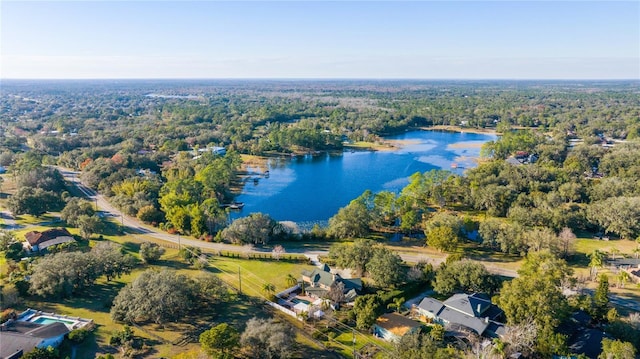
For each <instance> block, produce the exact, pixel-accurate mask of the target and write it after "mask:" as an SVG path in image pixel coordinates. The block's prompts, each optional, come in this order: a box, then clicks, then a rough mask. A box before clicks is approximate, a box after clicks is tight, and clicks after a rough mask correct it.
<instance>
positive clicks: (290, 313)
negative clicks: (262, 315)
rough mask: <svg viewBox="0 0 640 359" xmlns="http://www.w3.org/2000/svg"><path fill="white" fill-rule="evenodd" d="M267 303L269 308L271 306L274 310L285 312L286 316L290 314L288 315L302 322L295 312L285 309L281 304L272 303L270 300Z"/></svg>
mask: <svg viewBox="0 0 640 359" xmlns="http://www.w3.org/2000/svg"><path fill="white" fill-rule="evenodd" d="M265 303H267V304H268V305H269V306H271V307H272V308H275V309H277V310H279V311H281V312H283V313H285V314H288V315H290V316H292V317H294V318H296V319H297V320H299V321H302V318H298V315H297V314H296V312H294V311H293V310H291V309H287V308H285V307H283V306H281V305H280V304H276V303H274V302H271V301H268V300H267V301H265Z"/></svg>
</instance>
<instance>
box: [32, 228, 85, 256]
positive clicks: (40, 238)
mask: <svg viewBox="0 0 640 359" xmlns="http://www.w3.org/2000/svg"><path fill="white" fill-rule="evenodd" d="M24 237H25V238H26V242H24V244H23V247H24V249H25V250H28V251H31V252H40V251H42V250H44V249H46V248H47V247H49V246H53V245H56V244H61V243H67V242H73V241H75V238H73V236H72V235H71V233H69V231H67V229H66V228H54V229H49V230H47V231H44V232H38V231H31V232H29V233H27V234H25V235H24Z"/></svg>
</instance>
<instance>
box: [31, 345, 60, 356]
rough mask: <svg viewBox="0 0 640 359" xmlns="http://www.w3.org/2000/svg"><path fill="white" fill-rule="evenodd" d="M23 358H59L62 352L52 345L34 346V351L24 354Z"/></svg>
mask: <svg viewBox="0 0 640 359" xmlns="http://www.w3.org/2000/svg"><path fill="white" fill-rule="evenodd" d="M22 358H23V359H59V358H60V354H59V353H58V350H57V349H54V348H52V347H47V348H34V349H33V350H32V351H30V352H28V353H27V354H25V355H23V356H22Z"/></svg>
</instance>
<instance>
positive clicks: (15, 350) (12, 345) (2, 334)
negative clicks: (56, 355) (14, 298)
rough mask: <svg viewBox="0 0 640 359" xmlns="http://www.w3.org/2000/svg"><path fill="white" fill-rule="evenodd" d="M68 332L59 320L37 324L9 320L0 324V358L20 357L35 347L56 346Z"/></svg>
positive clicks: (11, 358)
mask: <svg viewBox="0 0 640 359" xmlns="http://www.w3.org/2000/svg"><path fill="white" fill-rule="evenodd" d="M67 333H69V328H67V326H66V325H64V324H62V323H60V322H54V323H49V324H37V323H32V322H25V321H14V320H10V321H8V322H6V323H4V324H2V325H1V326H0V343H2V345H0V358H10V359H15V358H20V357H22V356H23V355H24V354H26V353H29V352H30V351H32V350H33V349H35V348H47V347H54V348H55V347H57V346H58V345H60V343H62V341H63V340H64V336H65V335H66V334H67Z"/></svg>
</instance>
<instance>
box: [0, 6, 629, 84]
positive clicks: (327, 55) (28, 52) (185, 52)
mask: <svg viewBox="0 0 640 359" xmlns="http://www.w3.org/2000/svg"><path fill="white" fill-rule="evenodd" d="M0 55H1V56H0V78H3V79H8V78H35V79H40V78H42V79H45V78H46V79H54V78H55V79H103V78H118V79H121V78H371V79H404V78H409V79H640V2H639V1H621V2H614V1H573V0H571V1H569V0H568V1H532V2H527V1H469V2H466V1H446V2H444V1H373V2H370V1H340V2H337V1H336V2H334V1H282V2H273V1H257V2H250V1H233V2H224V1H104V2H103V1H46V2H38V1H28V0H26V1H25V0H23V1H14V0H3V1H0Z"/></svg>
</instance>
